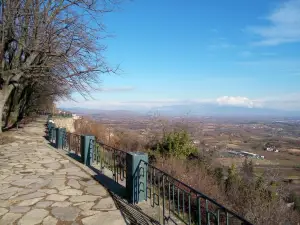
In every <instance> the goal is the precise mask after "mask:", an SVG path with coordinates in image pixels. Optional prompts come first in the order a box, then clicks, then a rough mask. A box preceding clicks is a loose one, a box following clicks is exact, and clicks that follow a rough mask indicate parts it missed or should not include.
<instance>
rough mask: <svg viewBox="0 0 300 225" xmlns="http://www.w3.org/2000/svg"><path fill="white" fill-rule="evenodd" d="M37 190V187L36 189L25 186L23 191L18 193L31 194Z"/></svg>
mask: <svg viewBox="0 0 300 225" xmlns="http://www.w3.org/2000/svg"><path fill="white" fill-rule="evenodd" d="M36 191H37V189H35V188H30V189H27V188H26V189H24V188H23V190H22V191H18V193H16V194H17V195H18V196H19V195H27V194H30V193H33V192H36Z"/></svg>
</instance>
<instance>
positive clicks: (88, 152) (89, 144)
mask: <svg viewBox="0 0 300 225" xmlns="http://www.w3.org/2000/svg"><path fill="white" fill-rule="evenodd" d="M94 141H95V136H91V135H81V146H80V154H81V162H82V163H83V164H84V165H86V166H90V165H91V160H92V157H93V156H92V155H93V151H94V146H93V145H94V143H93V142H94Z"/></svg>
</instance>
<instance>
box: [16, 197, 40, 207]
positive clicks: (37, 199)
mask: <svg viewBox="0 0 300 225" xmlns="http://www.w3.org/2000/svg"><path fill="white" fill-rule="evenodd" d="M42 199H43V198H33V199H27V200H24V201H23V202H21V203H19V206H31V205H34V204H35V203H37V202H38V201H40V200H42Z"/></svg>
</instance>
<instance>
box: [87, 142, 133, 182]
mask: <svg viewBox="0 0 300 225" xmlns="http://www.w3.org/2000/svg"><path fill="white" fill-rule="evenodd" d="M93 142H94V144H92V145H91V146H93V147H94V150H93V155H92V163H94V164H96V165H98V166H100V168H101V170H103V169H104V168H106V169H108V170H110V171H111V172H112V176H113V179H114V180H115V182H118V183H122V182H123V181H125V179H126V154H127V153H126V152H125V151H122V150H119V149H116V148H113V147H111V146H109V145H106V144H104V143H102V142H100V141H93ZM123 183H124V182H123Z"/></svg>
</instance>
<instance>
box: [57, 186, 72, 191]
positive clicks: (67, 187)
mask: <svg viewBox="0 0 300 225" xmlns="http://www.w3.org/2000/svg"><path fill="white" fill-rule="evenodd" d="M69 188H70V187H69V186H64V185H63V186H59V187H57V190H59V191H62V190H66V189H69Z"/></svg>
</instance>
